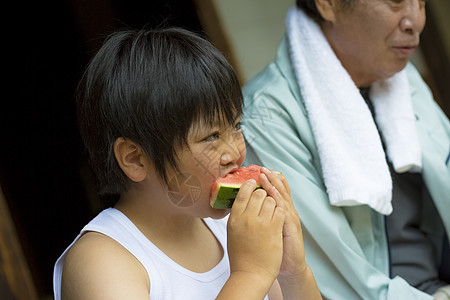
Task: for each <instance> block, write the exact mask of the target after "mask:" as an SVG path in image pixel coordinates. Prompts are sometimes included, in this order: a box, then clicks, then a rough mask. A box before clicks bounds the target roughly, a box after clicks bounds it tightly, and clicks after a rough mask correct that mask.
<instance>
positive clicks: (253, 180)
mask: <svg viewBox="0 0 450 300" xmlns="http://www.w3.org/2000/svg"><path fill="white" fill-rule="evenodd" d="M248 181H250V182H252V183H254V184H256V180H255V179H249V180H248Z"/></svg>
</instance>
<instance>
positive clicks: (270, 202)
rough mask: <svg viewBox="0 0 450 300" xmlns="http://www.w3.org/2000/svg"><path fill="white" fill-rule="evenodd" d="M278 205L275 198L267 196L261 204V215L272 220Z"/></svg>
mask: <svg viewBox="0 0 450 300" xmlns="http://www.w3.org/2000/svg"><path fill="white" fill-rule="evenodd" d="M276 206H277V204H276V200H275V199H273V198H272V197H270V196H269V197H266V198H265V199H264V202H263V204H262V206H261V211H260V212H259V215H260V216H261V217H262V218H264V219H265V220H267V221H268V222H270V220H272V218H273V214H274V213H275V208H276Z"/></svg>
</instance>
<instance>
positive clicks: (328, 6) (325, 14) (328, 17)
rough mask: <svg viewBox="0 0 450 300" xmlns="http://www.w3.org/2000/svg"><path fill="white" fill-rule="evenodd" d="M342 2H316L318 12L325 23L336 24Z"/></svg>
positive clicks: (321, 0)
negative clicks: (337, 13)
mask: <svg viewBox="0 0 450 300" xmlns="http://www.w3.org/2000/svg"><path fill="white" fill-rule="evenodd" d="M340 1H342V0H315V2H316V7H317V10H318V11H319V13H320V15H321V16H322V18H324V19H325V21H329V22H331V23H334V21H335V20H336V12H337V9H338V8H339V7H340Z"/></svg>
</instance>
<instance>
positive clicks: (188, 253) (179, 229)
mask: <svg viewBox="0 0 450 300" xmlns="http://www.w3.org/2000/svg"><path fill="white" fill-rule="evenodd" d="M146 194H147V195H151V198H152V199H146V198H144V197H142V195H140V197H139V195H133V193H128V194H127V195H126V196H124V197H122V198H121V199H120V200H119V202H118V203H117V204H116V206H115V208H116V209H118V210H120V211H121V212H122V213H124V214H125V215H126V216H127V217H128V218H129V219H130V220H131V221H132V222H133V223H134V224H135V225H136V227H137V228H138V229H139V230H140V231H141V232H142V233H143V234H144V235H145V236H146V237H147V238H148V239H149V240H150V241H151V242H152V243H153V244H155V245H156V246H157V247H158V248H159V249H160V250H161V251H163V252H164V253H165V254H166V255H167V256H169V257H170V258H171V259H172V260H174V261H175V262H177V263H178V264H180V265H181V266H183V267H185V268H187V269H189V270H191V271H194V272H206V271H209V270H211V269H212V268H213V267H214V266H215V265H217V264H218V263H219V262H220V260H221V259H222V257H223V255H224V250H223V249H222V246H221V245H220V243H219V241H218V240H217V239H216V237H215V236H214V234H213V233H212V232H211V231H210V229H209V227H208V226H207V225H206V224H205V222H204V221H203V220H202V219H201V218H198V217H194V216H190V215H187V214H181V213H179V212H178V213H177V210H174V209H173V208H172V209H171V207H170V205H172V204H171V203H169V205H164V203H167V201H161V199H164V198H156V197H167V196H165V195H164V193H158V192H157V191H153V192H152V193H146ZM161 203H162V204H161Z"/></svg>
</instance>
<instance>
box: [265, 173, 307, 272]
mask: <svg viewBox="0 0 450 300" xmlns="http://www.w3.org/2000/svg"><path fill="white" fill-rule="evenodd" d="M259 181H260V184H261V186H262V188H263V189H264V190H265V191H266V192H267V194H268V195H269V196H272V198H274V199H275V201H276V202H277V206H279V207H283V208H284V210H285V214H286V217H285V220H284V226H283V259H282V263H281V268H280V274H279V275H280V276H282V277H284V278H293V277H297V276H300V275H301V274H302V273H303V272H304V271H305V269H306V268H307V265H306V262H305V249H304V245H303V235H302V228H301V223H300V218H299V216H298V213H297V210H296V209H295V207H294V204H293V203H292V199H291V193H290V189H289V184H288V182H287V180H286V178H285V177H284V176H283V175H281V174H277V173H275V172H271V171H269V170H268V169H266V168H262V174H261V175H260V178H259Z"/></svg>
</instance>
